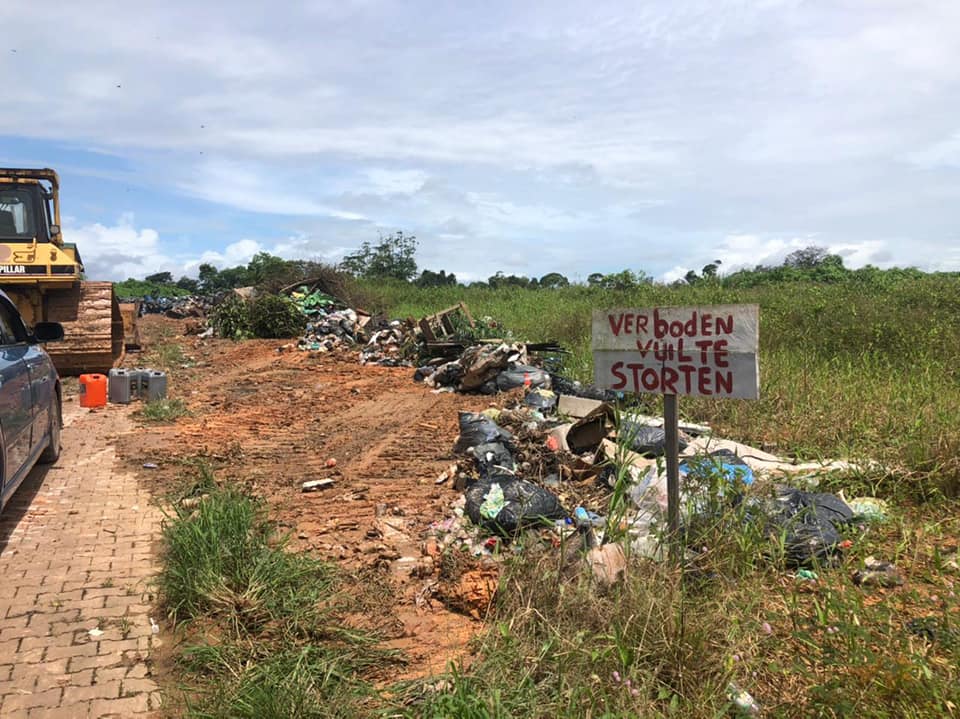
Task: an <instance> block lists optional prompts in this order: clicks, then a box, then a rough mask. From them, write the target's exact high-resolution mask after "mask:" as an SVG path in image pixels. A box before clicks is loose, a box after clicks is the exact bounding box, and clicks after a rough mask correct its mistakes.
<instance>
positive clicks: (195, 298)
mask: <svg viewBox="0 0 960 719" xmlns="http://www.w3.org/2000/svg"><path fill="white" fill-rule="evenodd" d="M213 304H214V298H212V297H205V296H200V295H191V296H190V297H150V296H147V297H144V298H143V299H142V300H140V314H141V315H160V314H162V315H166V316H167V317H170V318H171V319H175V320H182V319H186V318H188V317H195V318H202V317H206V315H207V312H209V310H210V308H211V307H212V306H213Z"/></svg>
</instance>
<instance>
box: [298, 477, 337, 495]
mask: <svg viewBox="0 0 960 719" xmlns="http://www.w3.org/2000/svg"><path fill="white" fill-rule="evenodd" d="M332 486H333V480H332V479H311V480H310V481H309V482H304V483H303V484H302V485H301V489H302V490H303V491H304V492H316V491H318V490H321V489H327V488H328V487H332Z"/></svg>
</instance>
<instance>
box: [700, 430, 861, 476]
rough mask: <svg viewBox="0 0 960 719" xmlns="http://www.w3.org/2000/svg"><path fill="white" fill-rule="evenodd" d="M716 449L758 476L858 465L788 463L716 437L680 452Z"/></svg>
mask: <svg viewBox="0 0 960 719" xmlns="http://www.w3.org/2000/svg"><path fill="white" fill-rule="evenodd" d="M718 449H726V450H730V451H731V452H733V453H734V454H735V455H737V456H738V457H740V459H742V460H743V461H744V462H745V463H746V465H747V466H748V467H750V469H752V470H753V471H754V472H756V473H760V474H777V473H779V474H794V473H797V472H829V471H831V470H846V469H857V468H858V465H856V464H853V463H851V462H846V461H844V460H837V459H835V460H831V461H825V462H799V463H794V462H789V461H787V460H785V459H783V458H782V457H778V456H777V455H775V454H770V453H769V452H764V451H762V450H759V449H757V448H756V447H751V446H750V445H747V444H741V443H740V442H734V441H733V440H730V439H718V438H716V437H697V438H696V439H694V440H693V441H691V442H690V443H689V444H688V445H687V448H686V449H685V450H684V451H683V452H682V454H683V456H687V457H689V456H693V455H695V454H709V453H710V452H715V451H717V450H718Z"/></svg>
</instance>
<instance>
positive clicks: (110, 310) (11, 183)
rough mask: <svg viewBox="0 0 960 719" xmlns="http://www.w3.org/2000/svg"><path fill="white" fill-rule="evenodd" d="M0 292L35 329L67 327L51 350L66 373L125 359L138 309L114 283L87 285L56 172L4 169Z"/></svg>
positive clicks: (0, 201)
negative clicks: (67, 229)
mask: <svg viewBox="0 0 960 719" xmlns="http://www.w3.org/2000/svg"><path fill="white" fill-rule="evenodd" d="M0 289H2V290H3V291H4V292H6V293H7V295H8V296H9V297H10V299H11V300H13V301H14V302H15V303H16V305H17V307H18V308H19V310H20V312H21V313H22V315H23V318H24V320H25V321H26V322H27V323H28V324H31V325H32V324H34V323H36V322H41V321H45V322H60V323H61V324H63V329H64V335H65V337H64V340H63V341H62V342H57V343H53V344H51V345H50V346H49V347H48V348H47V352H48V353H49V354H50V356H51V358H52V359H53V363H54V364H55V365H56V367H57V371H58V372H60V374H61V375H77V374H82V373H85V372H106V371H107V370H108V369H110V368H111V367H114V366H116V365H117V364H118V363H119V362H120V360H121V359H122V358H123V354H124V349H125V344H124V332H125V330H124V325H125V324H126V325H127V334H128V335H133V334H135V329H136V328H135V322H136V314H137V313H136V308H134V307H130V306H127V307H124V308H123V310H124V311H123V312H121V306H120V304H119V303H118V302H117V298H116V296H115V294H114V290H113V284H112V283H111V282H87V281H85V280H84V279H83V262H82V261H81V259H80V253H79V252H77V247H76V245H74V244H71V243H67V242H64V241H63V235H62V234H61V229H60V179H59V178H58V177H57V173H56V172H54V171H53V170H49V169H43V170H30V169H4V168H0Z"/></svg>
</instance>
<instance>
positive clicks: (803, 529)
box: [765, 487, 853, 567]
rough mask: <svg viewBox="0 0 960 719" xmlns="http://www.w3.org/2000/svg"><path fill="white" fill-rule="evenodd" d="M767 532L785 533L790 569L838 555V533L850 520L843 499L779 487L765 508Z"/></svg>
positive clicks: (850, 514)
mask: <svg viewBox="0 0 960 719" xmlns="http://www.w3.org/2000/svg"><path fill="white" fill-rule="evenodd" d="M765 510H766V513H767V515H768V517H769V523H770V530H771V531H772V532H774V533H777V534H779V533H781V532H782V533H784V548H785V549H786V559H787V561H788V563H790V564H791V565H793V566H797V567H799V566H802V565H804V564H807V563H809V562H812V561H814V560H818V561H826V560H827V559H829V558H830V556H831V555H833V554H834V553H835V552H836V551H837V545H838V544H839V543H840V539H841V537H840V529H841V527H842V526H843V525H844V524H846V523H847V522H849V521H850V520H851V519H852V517H853V512H851V511H850V508H849V507H848V506H847V505H846V504H845V503H844V501H843V500H842V499H840V498H839V497H837V496H836V495H833V494H823V493H821V494H814V493H811V492H804V491H803V490H800V489H794V488H792V487H781V488H780V489H779V490H778V492H777V495H776V497H775V498H774V499H773V500H772V501H771V502H770V503H768V504H767V505H766V506H765Z"/></svg>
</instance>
